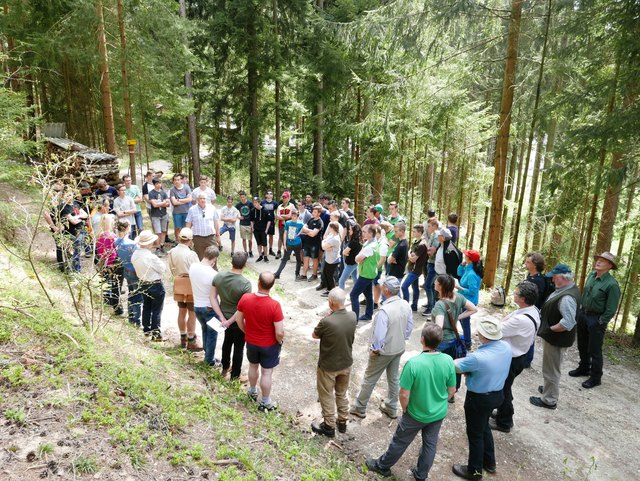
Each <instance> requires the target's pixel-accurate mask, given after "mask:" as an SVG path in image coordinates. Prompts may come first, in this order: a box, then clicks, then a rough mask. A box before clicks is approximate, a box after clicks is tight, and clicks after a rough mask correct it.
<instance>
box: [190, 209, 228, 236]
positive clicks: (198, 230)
mask: <svg viewBox="0 0 640 481" xmlns="http://www.w3.org/2000/svg"><path fill="white" fill-rule="evenodd" d="M219 220H220V215H219V214H218V211H217V210H216V208H215V207H214V206H213V205H211V204H207V205H206V206H205V208H204V209H203V208H201V207H200V206H199V205H198V204H196V205H194V206H192V207H191V208H190V209H189V212H188V213H187V222H190V223H191V230H192V231H193V235H194V236H200V237H207V236H210V235H213V234H216V222H218V221H219Z"/></svg>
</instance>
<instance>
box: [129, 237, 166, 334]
mask: <svg viewBox="0 0 640 481" xmlns="http://www.w3.org/2000/svg"><path fill="white" fill-rule="evenodd" d="M136 240H137V242H138V246H139V247H140V249H137V250H136V251H135V252H134V253H133V255H132V256H131V263H132V264H133V268H134V269H135V271H136V275H137V276H138V279H140V283H139V284H138V287H139V289H140V292H141V293H142V296H143V297H142V329H143V331H144V334H145V336H151V339H152V340H153V341H162V335H161V333H160V319H161V317H162V308H163V306H164V295H165V290H164V285H163V284H162V276H163V275H164V271H165V270H166V269H167V265H166V264H165V263H164V262H162V261H161V260H160V259H159V258H158V256H157V255H155V254H154V253H153V252H152V250H153V249H154V244H155V242H156V241H157V240H158V236H157V235H156V234H154V233H153V232H151V231H149V230H143V231H142V232H140V235H139V236H138V238H137V239H136Z"/></svg>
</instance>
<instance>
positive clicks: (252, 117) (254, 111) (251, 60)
mask: <svg viewBox="0 0 640 481" xmlns="http://www.w3.org/2000/svg"><path fill="white" fill-rule="evenodd" d="M255 20H256V19H255V16H253V15H249V16H248V21H247V38H248V39H247V88H248V99H247V120H248V123H249V139H250V145H251V168H250V172H251V180H250V187H251V194H252V195H254V196H257V195H259V185H258V153H259V148H260V144H259V136H260V132H259V120H258V38H257V32H256V23H255Z"/></svg>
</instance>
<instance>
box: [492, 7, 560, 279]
mask: <svg viewBox="0 0 640 481" xmlns="http://www.w3.org/2000/svg"><path fill="white" fill-rule="evenodd" d="M550 24H551V0H548V1H547V16H546V22H545V34H544V43H543V46H542V55H541V59H540V68H539V70H538V82H537V84H536V96H535V100H534V102H533V113H532V115H531V126H530V130H529V144H528V146H527V154H526V155H527V157H526V159H525V166H524V171H523V173H522V176H523V177H522V180H523V182H522V189H521V191H520V198H519V199H518V209H517V212H516V221H515V225H514V227H513V232H511V233H510V237H511V245H510V246H509V255H508V258H507V265H506V267H505V268H506V270H507V275H506V278H505V282H504V283H503V286H502V287H504V290H505V291H509V288H510V285H511V277H512V275H513V264H514V262H515V257H516V253H517V250H518V237H519V234H520V220H521V219H522V206H523V202H524V193H525V185H526V183H525V182H524V181H525V180H526V178H527V175H528V171H529V161H530V158H531V147H532V145H533V136H534V132H535V128H536V121H537V117H538V105H539V104H540V91H541V90H542V77H543V74H544V62H545V59H546V57H547V45H548V39H549V25H550Z"/></svg>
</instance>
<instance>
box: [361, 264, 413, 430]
mask: <svg viewBox="0 0 640 481" xmlns="http://www.w3.org/2000/svg"><path fill="white" fill-rule="evenodd" d="M381 282H382V295H383V296H384V298H385V299H386V300H385V301H384V302H383V303H382V307H381V308H380V310H379V311H378V313H377V314H376V316H375V319H374V321H373V328H372V331H371V344H370V345H369V362H368V363H367V370H366V371H365V373H364V379H363V380H362V387H361V388H360V394H358V398H357V399H356V401H355V402H354V404H353V406H351V409H350V410H349V412H350V413H351V414H353V415H354V416H357V417H359V418H364V417H366V415H367V404H368V402H369V398H370V397H371V393H372V392H373V388H374V387H375V386H376V383H377V382H378V379H380V376H381V375H382V373H383V372H385V371H386V372H387V380H388V383H389V391H388V396H387V399H385V400H384V401H383V402H382V404H381V405H380V411H382V412H383V413H384V414H386V415H387V416H389V417H390V418H391V419H395V418H397V417H398V394H399V391H400V385H399V382H400V358H401V357H402V354H403V353H404V349H405V343H406V341H407V339H409V336H411V331H412V330H413V313H412V312H411V306H410V305H409V303H408V302H407V301H405V300H404V299H401V298H400V297H399V296H398V293H399V292H400V281H399V280H398V278H397V277H393V276H387V277H386V278H385V279H384V281H381Z"/></svg>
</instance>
